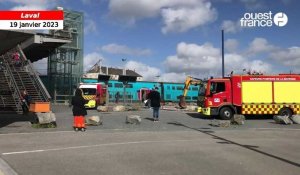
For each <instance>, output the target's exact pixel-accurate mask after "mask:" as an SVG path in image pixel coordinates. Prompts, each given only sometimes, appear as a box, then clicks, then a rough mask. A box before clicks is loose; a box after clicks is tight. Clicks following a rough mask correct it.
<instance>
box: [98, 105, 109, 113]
mask: <svg viewBox="0 0 300 175" xmlns="http://www.w3.org/2000/svg"><path fill="white" fill-rule="evenodd" d="M97 111H98V112H108V106H98V107H97Z"/></svg>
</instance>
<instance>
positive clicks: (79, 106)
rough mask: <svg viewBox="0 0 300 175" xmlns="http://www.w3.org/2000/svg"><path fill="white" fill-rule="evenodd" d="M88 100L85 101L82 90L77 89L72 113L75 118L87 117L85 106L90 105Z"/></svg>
mask: <svg viewBox="0 0 300 175" xmlns="http://www.w3.org/2000/svg"><path fill="white" fill-rule="evenodd" d="M88 102H89V101H88V100H85V99H84V98H83V97H82V90H81V89H79V88H77V89H76V91H75V96H74V97H72V101H71V104H72V106H73V109H72V112H73V116H85V115H87V112H86V109H85V107H84V105H85V104H86V103H88Z"/></svg>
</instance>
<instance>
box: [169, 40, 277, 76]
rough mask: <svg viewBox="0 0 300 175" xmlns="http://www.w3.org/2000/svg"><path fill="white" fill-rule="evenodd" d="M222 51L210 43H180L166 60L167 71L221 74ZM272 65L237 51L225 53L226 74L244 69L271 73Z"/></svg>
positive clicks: (205, 74)
mask: <svg viewBox="0 0 300 175" xmlns="http://www.w3.org/2000/svg"><path fill="white" fill-rule="evenodd" d="M221 64H222V60H221V52H220V49H219V48H215V47H214V46H213V45H212V44H210V43H205V44H203V45H197V44H187V43H184V42H182V43H179V44H178V45H177V53H176V55H173V56H169V57H167V58H166V60H165V61H164V65H165V68H166V72H167V73H177V74H184V75H192V76H194V77H198V78H207V77H210V76H214V77H215V76H217V77H219V76H221V69H222V67H221ZM271 68H272V65H270V64H269V63H267V62H264V61H262V60H250V59H249V58H248V57H245V56H243V55H240V54H237V53H230V54H225V74H229V73H230V72H231V71H232V70H233V71H235V72H241V71H242V70H243V69H247V70H249V69H250V70H255V71H261V72H264V73H270V71H271V70H272V69H271Z"/></svg>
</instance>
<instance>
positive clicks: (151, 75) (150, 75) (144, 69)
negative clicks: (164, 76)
mask: <svg viewBox="0 0 300 175" xmlns="http://www.w3.org/2000/svg"><path fill="white" fill-rule="evenodd" d="M125 68H126V69H130V70H134V71H135V72H137V73H138V74H140V75H142V76H143V79H144V80H145V81H157V77H156V76H160V75H161V71H160V69H158V68H156V67H151V66H148V65H146V64H144V63H141V62H136V61H128V62H126V64H125Z"/></svg>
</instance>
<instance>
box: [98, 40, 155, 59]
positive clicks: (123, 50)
mask: <svg viewBox="0 0 300 175" xmlns="http://www.w3.org/2000/svg"><path fill="white" fill-rule="evenodd" d="M101 50H103V51H105V52H108V53H111V54H121V55H134V56H148V55H151V54H152V52H151V50H149V49H140V48H130V47H128V46H125V45H119V44H114V43H113V44H108V45H105V46H103V47H101Z"/></svg>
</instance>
